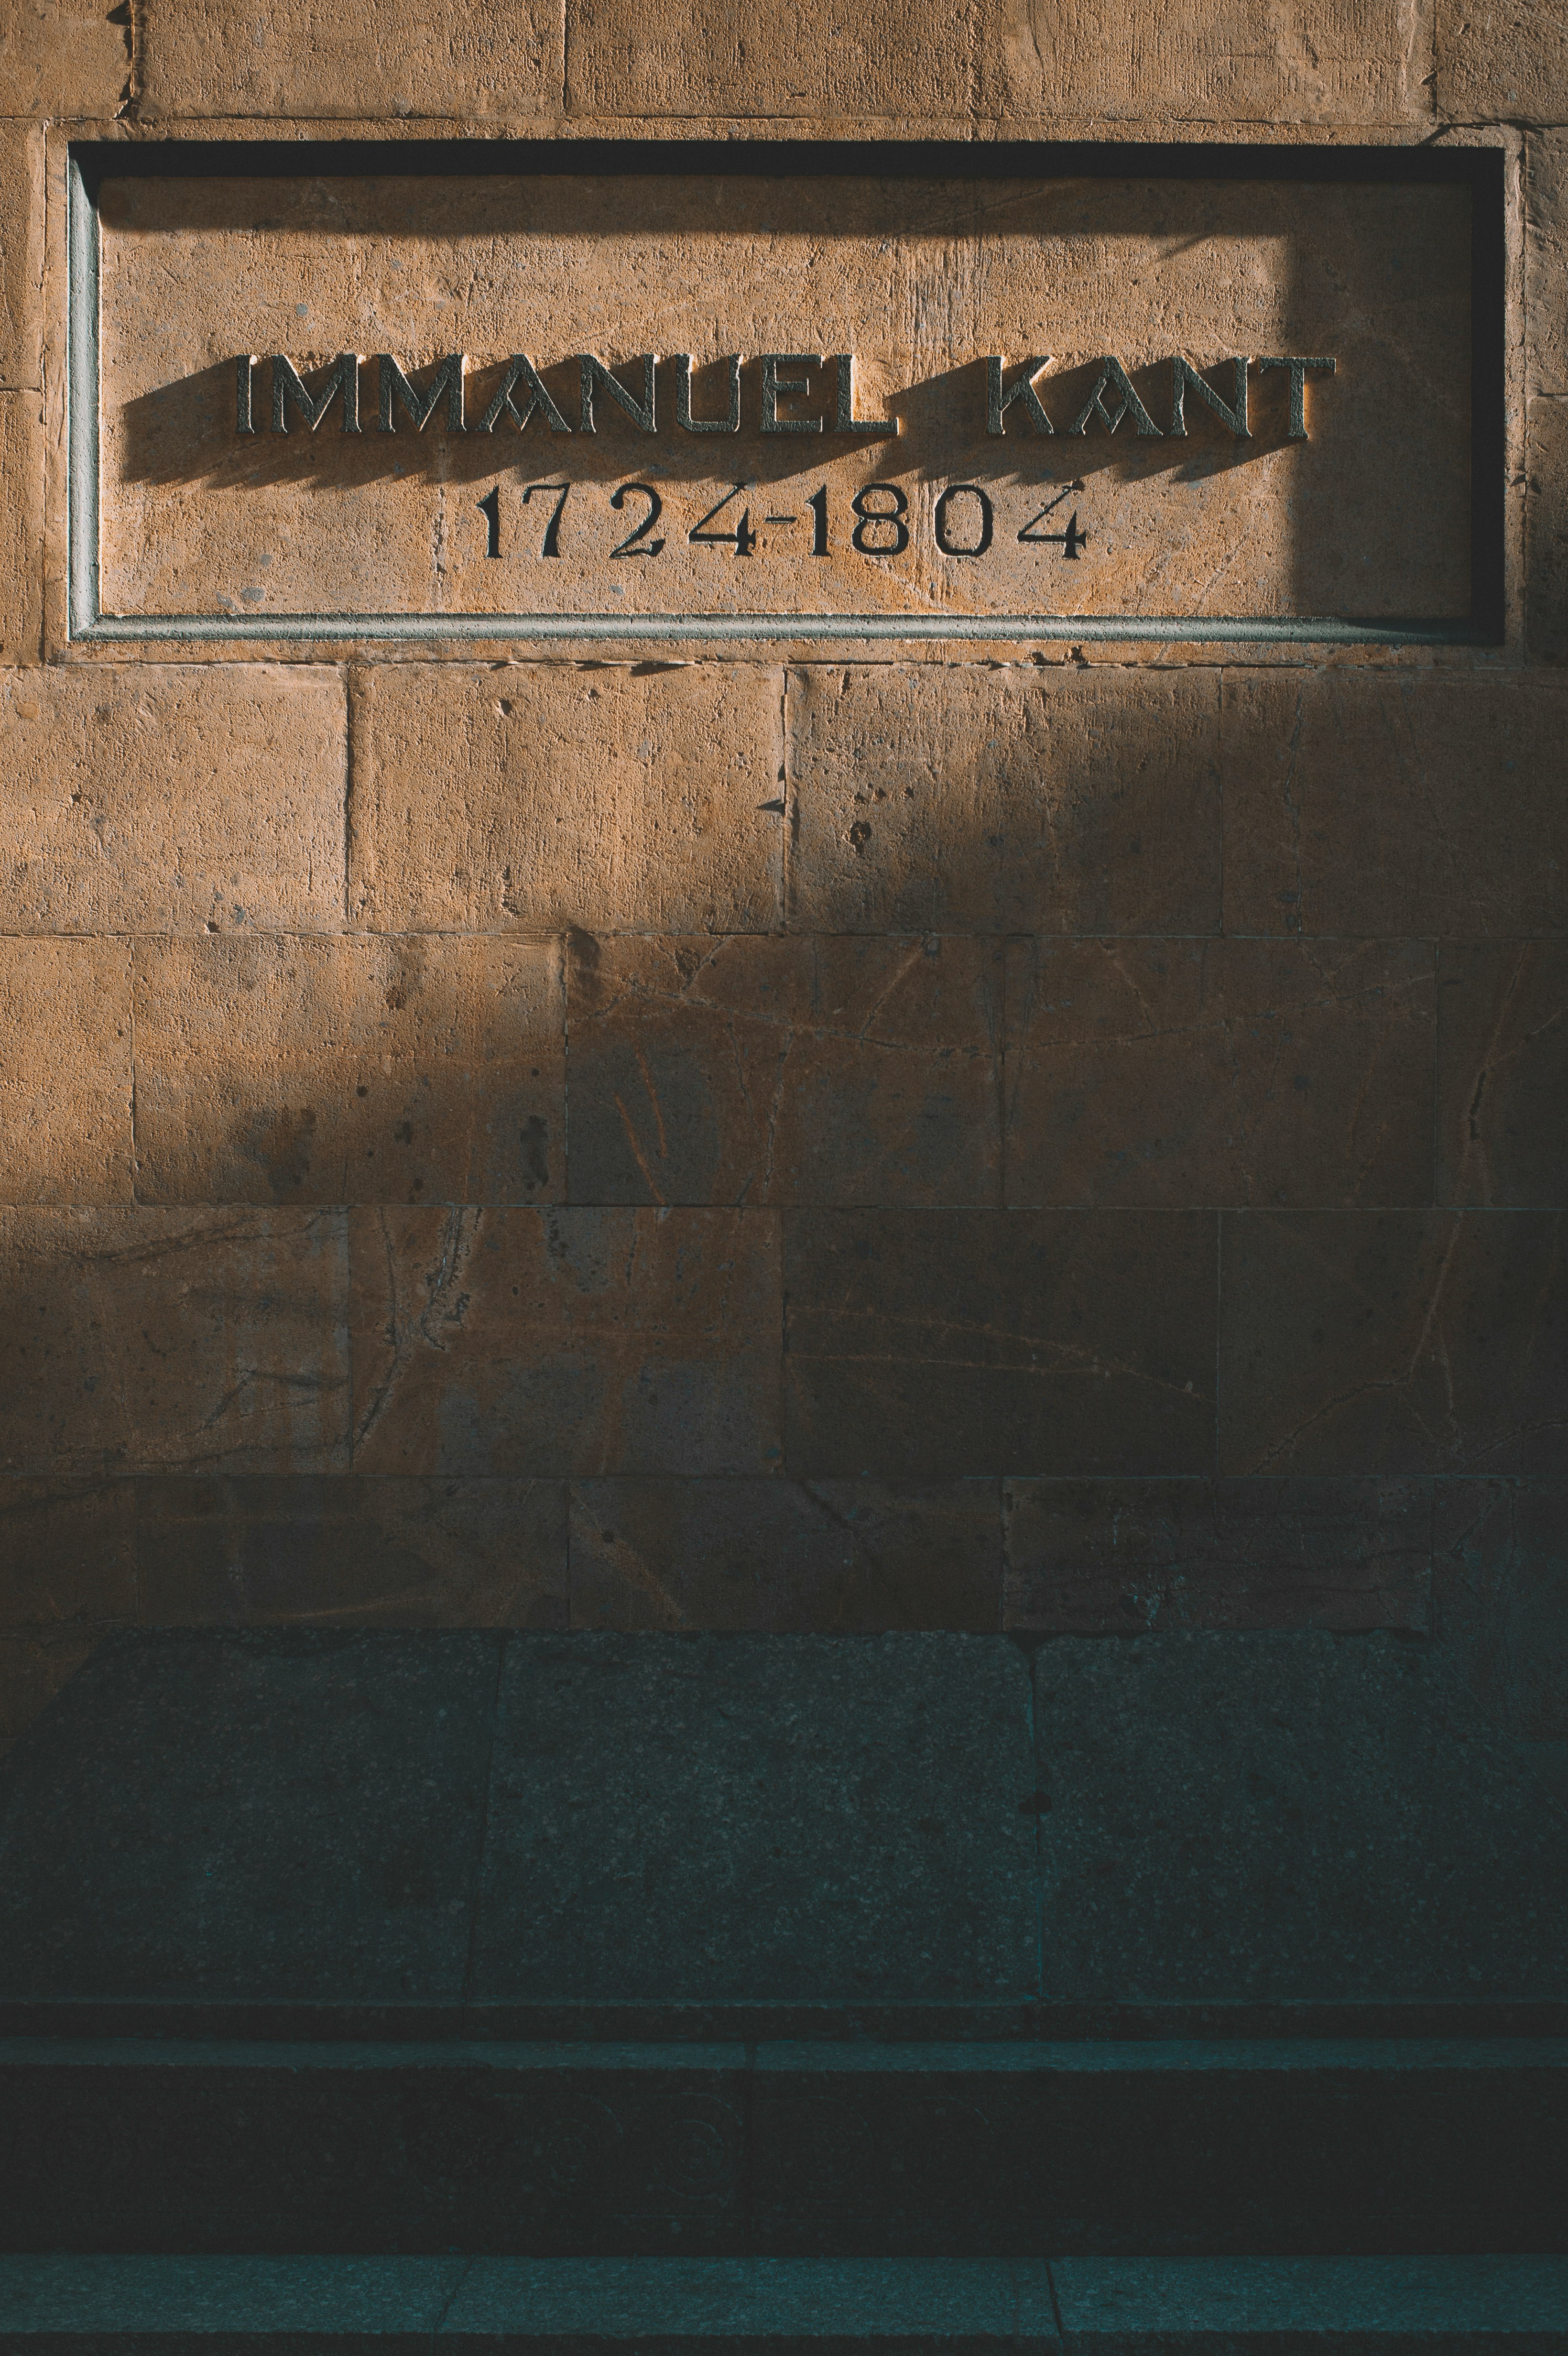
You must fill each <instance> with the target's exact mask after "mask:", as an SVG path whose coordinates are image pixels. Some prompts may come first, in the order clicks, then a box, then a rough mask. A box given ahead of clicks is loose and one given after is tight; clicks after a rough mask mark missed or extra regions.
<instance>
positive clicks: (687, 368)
mask: <svg viewBox="0 0 1568 2356" xmlns="http://www.w3.org/2000/svg"><path fill="white" fill-rule="evenodd" d="M671 366H672V367H673V368H674V369H675V422H676V423H677V425H679V426H681V427H683V428H684V430H685V431H686V432H687V433H688V434H739V432H740V431H741V355H740V354H739V352H731V355H730V414H729V415H728V417H693V415H692V413H691V354H690V353H689V352H677V353H675V354H674V356H673V358H672V360H671Z"/></svg>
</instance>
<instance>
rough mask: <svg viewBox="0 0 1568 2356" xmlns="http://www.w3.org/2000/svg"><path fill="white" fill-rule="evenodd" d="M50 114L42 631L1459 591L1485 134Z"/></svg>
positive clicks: (1012, 632) (1200, 624)
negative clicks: (77, 158) (326, 143)
mask: <svg viewBox="0 0 1568 2356" xmlns="http://www.w3.org/2000/svg"><path fill="white" fill-rule="evenodd" d="M81 153H82V155H84V156H85V157H86V159H87V164H86V171H85V177H83V178H82V179H81V180H80V184H79V186H80V193H79V196H78V199H77V202H76V204H75V206H74V241H75V256H74V260H75V271H76V308H75V315H74V326H73V333H74V343H73V372H72V380H73V387H74V394H75V399H74V405H73V438H72V471H73V485H72V495H73V523H74V526H75V540H74V552H73V584H74V594H73V632H74V634H75V635H77V636H83V635H88V636H99V637H116V638H120V637H144V636H148V637H167V636H175V637H245V638H249V639H251V640H256V639H264V640H272V639H288V638H294V639H298V638H319V637H337V638H343V637H372V638H373V637H405V636H406V637H455V638H458V639H463V638H468V639H487V638H495V637H502V638H505V637H545V638H551V637H596V638H603V637H606V636H609V637H617V636H624V637H669V636H672V635H673V636H677V637H697V638H706V639H709V640H711V639H715V638H725V637H769V636H775V637H789V638H802V637H805V638H808V639H809V638H812V637H827V638H835V639H841V638H846V637H906V638H908V637H974V636H976V635H978V636H983V637H1008V638H1029V637H1085V636H1092V637H1129V636H1131V637H1186V638H1189V639H1205V640H1212V639H1214V638H1216V637H1240V638H1259V637H1277V636H1280V635H1282V634H1284V635H1288V636H1291V637H1346V636H1349V637H1371V638H1374V639H1386V638H1391V637H1392V638H1399V637H1403V636H1408V635H1412V634H1413V635H1415V636H1417V637H1466V636H1470V635H1476V634H1484V632H1485V631H1486V630H1487V629H1488V628H1489V627H1491V626H1493V624H1494V621H1495V616H1493V615H1492V614H1491V613H1489V612H1488V605H1489V604H1490V602H1491V599H1490V591H1489V589H1488V583H1489V581H1490V580H1491V578H1492V573H1493V572H1494V571H1495V566H1494V564H1493V554H1494V552H1492V550H1491V548H1490V540H1491V537H1492V524H1491V510H1490V506H1489V505H1488V499H1486V498H1483V500H1482V502H1481V508H1482V509H1483V510H1484V512H1479V513H1477V512H1474V511H1473V510H1474V509H1475V507H1476V502H1475V497H1474V479H1473V478H1474V477H1475V469H1476V465H1477V459H1476V450H1477V447H1478V446H1479V444H1481V443H1483V442H1485V440H1486V438H1487V434H1488V432H1489V430H1490V393H1489V391H1488V385H1489V378H1488V374H1487V369H1484V368H1483V369H1481V370H1480V371H1479V372H1478V373H1477V369H1476V366H1475V361H1474V350H1475V348H1477V345H1478V344H1480V343H1484V342H1486V341H1487V340H1488V337H1487V334H1486V333H1484V332H1483V330H1485V329H1486V327H1487V323H1488V321H1489V320H1490V316H1491V309H1490V306H1491V303H1492V289H1491V287H1490V285H1489V283H1488V280H1487V271H1486V268H1485V266H1484V265H1485V262H1486V251H1487V241H1488V235H1489V234H1490V226H1489V225H1490V224H1491V220H1492V213H1493V212H1494V211H1495V203H1494V201H1493V199H1494V191H1493V190H1492V187H1491V176H1492V166H1493V165H1494V163H1495V159H1493V158H1491V157H1489V156H1481V155H1445V156H1440V157H1433V156H1430V155H1420V156H1416V157H1408V156H1403V155H1402V156H1391V155H1373V156H1371V157H1369V156H1367V155H1363V154H1360V152H1357V153H1350V152H1349V151H1341V152H1339V154H1337V155H1332V156H1327V155H1319V156H1315V157H1290V156H1282V155H1281V154H1280V153H1279V151H1277V150H1275V151H1269V152H1268V153H1267V154H1266V155H1257V154H1253V155H1243V153H1242V152H1241V151H1237V150H1233V149H1232V150H1230V151H1225V152H1222V153H1216V152H1215V151H1196V150H1190V149H1189V150H1187V151H1185V152H1183V153H1179V154H1173V152H1172V151H1170V150H1168V149H1166V150H1159V149H1147V150H1141V151H1140V150H1136V149H1130V150H1129V149H1125V148H1123V149H1117V150H1106V149H1092V150H1083V149H1075V150H1064V149H1050V148H1043V147H1036V148H1010V149H1008V150H1006V151H995V150H994V151H991V152H990V153H989V154H988V155H987V156H986V157H984V158H981V159H978V160H976V157H975V156H974V155H973V153H972V152H971V153H970V154H968V155H965V153H964V152H963V151H962V150H959V149H955V148H946V147H941V146H925V147H921V148H916V149H909V148H897V149H889V150H883V151H874V150H867V149H844V148H827V149H805V150H802V149H794V150H791V151H780V150H776V149H774V150H759V151H752V153H750V154H749V155H746V156H745V157H742V158H740V159H737V158H735V157H734V156H733V155H732V154H731V153H725V152H721V151H715V150H713V149H712V148H710V147H707V146H702V145H695V146H692V147H683V148H680V149H678V150H671V149H663V150H657V151H652V152H650V151H647V150H637V149H633V148H629V147H624V146H623V147H617V148H614V149H613V150H609V151H600V150H597V149H595V150H593V151H592V152H591V153H589V154H587V155H584V152H583V151H582V150H581V149H575V150H560V149H549V148H544V147H541V146H539V145H535V146H532V147H528V148H512V149H506V150H491V151H489V152H488V153H487V155H486V156H485V158H484V159H483V160H482V162H481V164H480V166H479V167H478V168H475V166H474V163H473V159H472V156H471V155H465V154H464V152H463V151H461V150H457V149H446V148H440V147H424V146H421V147H419V148H410V149H407V150H402V151H398V150H388V149H386V148H384V147H383V148H376V149H369V148H361V149H358V150H355V149H353V148H344V147H336V148H335V147H322V148H319V149H315V150H312V149H309V148H305V149H301V148H299V147H294V148H292V149H291V150H289V151H288V152H287V154H286V155H284V154H281V153H280V152H279V151H276V150H272V149H266V148H257V147H250V148H247V149H243V150H240V151H238V152H237V151H235V150H233V149H222V148H207V149H202V150H195V151H193V150H184V151H179V152H178V154H177V157H176V154H175V153H173V152H171V151H166V150H165V151H162V152H161V153H160V151H158V150H156V149H153V148H144V149H142V150H139V151H135V152H132V151H127V150H125V149H123V148H122V149H114V150H107V151H106V150H103V149H97V150H84V151H81ZM569 162H570V163H571V165H572V166H574V168H572V169H571V170H565V169H560V168H556V167H557V166H560V165H562V164H565V163H569ZM584 164H586V165H588V166H591V168H583V166H584ZM1330 173H1331V174H1332V177H1331V176H1330ZM1477 256H1479V258H1480V261H1481V262H1482V264H1483V267H1482V268H1481V269H1480V270H1479V272H1478V271H1477ZM1494 357H1495V356H1494ZM1488 364H1489V363H1488ZM95 373H96V375H97V379H98V382H99V401H98V403H97V408H96V413H94V412H93V409H92V406H91V384H92V379H93V376H94V374H95ZM1483 380H1485V381H1483ZM1478 395H1479V397H1477V396H1478ZM421 421H422V422H421ZM83 472H87V473H91V481H90V482H86V483H84V482H81V481H80V473H83ZM94 548H96V558H97V564H96V571H95V570H94V565H93V555H94Z"/></svg>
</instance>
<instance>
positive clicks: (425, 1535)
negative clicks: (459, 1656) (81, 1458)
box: [134, 1473, 567, 1628]
mask: <svg viewBox="0 0 1568 2356" xmlns="http://www.w3.org/2000/svg"><path fill="white" fill-rule="evenodd" d="M134 1491H135V1494H134V1513H135V1525H134V1542H135V1558H136V1580H137V1588H138V1590H139V1596H140V1612H139V1617H140V1618H141V1619H142V1620H143V1621H144V1622H145V1623H147V1624H148V1625H150V1626H154V1627H160V1626H179V1625H181V1624H182V1623H187V1622H189V1623H194V1624H196V1625H197V1626H204V1625H222V1624H227V1625H231V1626H240V1627H257V1626H261V1625H264V1624H268V1623H275V1622H295V1623H298V1622H304V1623H306V1624H308V1625H310V1626H315V1627H324V1626H338V1627H344V1626H349V1627H381V1628H426V1627H434V1628H439V1627H452V1626H454V1625H455V1626H460V1627H468V1628H564V1627H565V1626H566V1624H567V1568H566V1487H565V1484H564V1483H562V1482H559V1481H453V1480H443V1479H432V1478H428V1477H427V1478H418V1479H413V1480H400V1479H398V1478H396V1477H393V1478H391V1479H386V1478H381V1479H373V1480H365V1479H361V1478H358V1477H357V1476H355V1475H352V1474H348V1475H345V1474H342V1473H333V1474H329V1475H326V1476H325V1477H322V1478H315V1479H312V1478H309V1477H306V1478H290V1477H288V1476H279V1475H275V1474H274V1475H262V1476H260V1477H250V1478H240V1479H227V1480H211V1481H203V1480H159V1479H151V1480H141V1481H138V1482H136V1483H135V1484H134Z"/></svg>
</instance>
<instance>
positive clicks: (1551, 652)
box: [1524, 396, 1568, 663]
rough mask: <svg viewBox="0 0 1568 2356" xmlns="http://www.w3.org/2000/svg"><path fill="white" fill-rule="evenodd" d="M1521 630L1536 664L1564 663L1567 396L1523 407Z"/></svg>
mask: <svg viewBox="0 0 1568 2356" xmlns="http://www.w3.org/2000/svg"><path fill="white" fill-rule="evenodd" d="M1524 550H1525V631H1526V637H1527V639H1528V642H1529V648H1530V652H1531V657H1532V659H1534V660H1535V661H1536V662H1544V663H1565V662H1568V400H1564V399H1563V398H1562V397H1561V396H1556V397H1553V398H1552V399H1551V400H1546V399H1541V400H1536V401H1531V402H1530V403H1529V404H1528V407H1527V410H1526V429H1525V487H1524Z"/></svg>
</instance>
